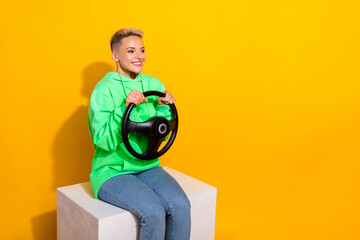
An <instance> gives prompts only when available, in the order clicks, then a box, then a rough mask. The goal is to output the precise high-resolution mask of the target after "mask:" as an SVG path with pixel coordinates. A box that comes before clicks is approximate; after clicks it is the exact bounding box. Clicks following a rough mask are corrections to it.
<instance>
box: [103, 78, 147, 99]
mask: <svg viewBox="0 0 360 240" xmlns="http://www.w3.org/2000/svg"><path fill="white" fill-rule="evenodd" d="M105 77H106V78H110V79H112V80H115V81H118V82H120V83H121V85H122V88H123V91H124V94H125V96H128V95H129V93H130V92H131V91H132V90H134V89H135V90H137V91H139V92H144V86H143V80H144V79H145V78H146V77H147V75H146V74H144V73H142V72H140V73H139V74H138V75H137V76H136V78H135V79H132V78H129V77H126V76H124V75H121V74H120V73H118V72H108V73H107V74H106V75H105Z"/></svg>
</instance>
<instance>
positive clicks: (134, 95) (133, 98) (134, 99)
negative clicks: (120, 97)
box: [125, 90, 148, 107]
mask: <svg viewBox="0 0 360 240" xmlns="http://www.w3.org/2000/svg"><path fill="white" fill-rule="evenodd" d="M142 102H148V99H147V98H146V97H145V96H144V94H142V93H141V92H139V91H136V90H132V91H131V92H130V93H129V95H128V97H127V98H126V100H125V107H128V106H129V104H130V103H134V104H135V105H139V104H140V103H142Z"/></svg>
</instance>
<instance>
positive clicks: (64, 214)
mask: <svg viewBox="0 0 360 240" xmlns="http://www.w3.org/2000/svg"><path fill="white" fill-rule="evenodd" d="M164 170H165V171H167V172H168V173H169V174H170V175H171V176H173V178H175V179H176V181H177V182H178V183H179V184H180V186H181V187H182V188H183V189H184V191H185V193H186V195H187V196H188V198H189V200H190V203H191V236H190V239H191V240H210V239H211V240H213V239H214V234H215V210H216V193H217V190H216V188H215V187H212V186H210V185H208V184H206V183H203V182H201V181H199V180H196V179H194V178H192V177H189V176H187V175H185V174H183V173H180V172H178V171H176V170H173V169H171V168H169V167H164ZM57 239H58V240H120V239H124V240H136V239H139V220H138V218H137V217H136V216H135V215H133V214H132V213H130V212H129V211H126V210H124V209H121V208H119V207H116V206H114V205H111V204H108V203H106V202H104V201H102V200H99V199H95V198H94V193H93V191H92V190H91V185H90V182H86V183H80V184H76V185H71V186H66V187H61V188H58V189H57Z"/></svg>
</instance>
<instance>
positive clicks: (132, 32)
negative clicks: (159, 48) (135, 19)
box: [110, 28, 144, 51]
mask: <svg viewBox="0 0 360 240" xmlns="http://www.w3.org/2000/svg"><path fill="white" fill-rule="evenodd" d="M143 35H144V33H143V31H141V30H140V29H134V28H123V29H120V30H119V31H117V32H116V33H114V34H113V35H112V37H111V40H110V47H111V51H114V49H116V48H117V46H118V45H119V44H121V40H123V39H124V38H126V37H130V36H137V37H140V38H142V36H143Z"/></svg>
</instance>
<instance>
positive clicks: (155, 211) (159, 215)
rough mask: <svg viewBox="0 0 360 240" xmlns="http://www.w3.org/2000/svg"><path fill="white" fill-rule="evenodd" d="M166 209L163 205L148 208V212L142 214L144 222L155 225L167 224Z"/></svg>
mask: <svg viewBox="0 0 360 240" xmlns="http://www.w3.org/2000/svg"><path fill="white" fill-rule="evenodd" d="M165 219H166V218H165V211H164V208H163V207H162V206H161V207H151V206H149V208H148V209H147V211H146V213H143V214H142V216H141V222H142V224H151V225H152V224H155V225H163V224H165Z"/></svg>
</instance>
